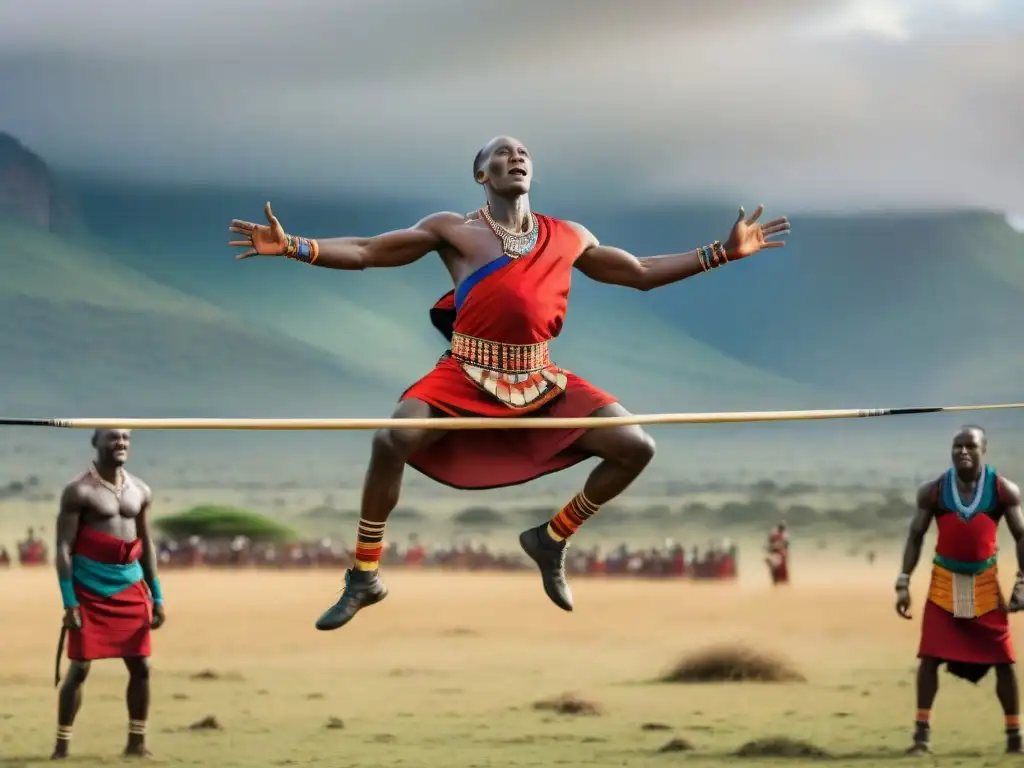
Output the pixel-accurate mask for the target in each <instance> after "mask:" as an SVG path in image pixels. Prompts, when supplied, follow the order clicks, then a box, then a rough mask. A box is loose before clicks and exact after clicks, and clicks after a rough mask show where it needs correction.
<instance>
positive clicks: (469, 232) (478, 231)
mask: <svg viewBox="0 0 1024 768" xmlns="http://www.w3.org/2000/svg"><path fill="white" fill-rule="evenodd" d="M448 243H449V244H448V246H447V247H446V248H445V249H443V250H442V251H441V258H442V259H443V260H444V263H445V266H446V267H448V272H449V273H450V274H451V276H452V281H453V283H454V284H455V285H458V284H459V283H461V282H462V281H463V280H465V279H466V278H467V277H469V276H470V275H471V274H473V273H474V272H476V271H477V270H478V269H480V268H481V267H483V266H485V265H486V264H489V263H490V262H492V261H494V260H495V259H500V258H502V257H503V256H504V255H505V253H504V251H503V249H502V245H501V240H500V239H498V236H497V235H495V234H494V232H493V231H491V228H490V227H488V226H487V222H485V221H481V220H474V221H467V222H466V223H465V224H464V225H463V226H461V227H458V228H457V229H456V230H454V231H453V232H452V233H451V234H450V235H449V238H448Z"/></svg>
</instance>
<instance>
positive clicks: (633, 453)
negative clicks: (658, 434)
mask: <svg viewBox="0 0 1024 768" xmlns="http://www.w3.org/2000/svg"><path fill="white" fill-rule="evenodd" d="M656 448H657V446H656V444H655V442H654V438H653V437H651V436H650V435H649V434H647V433H646V432H644V431H643V430H642V429H639V428H637V429H635V430H633V432H632V434H631V435H630V437H629V440H627V441H625V442H624V443H623V447H622V454H621V461H622V462H623V463H625V464H628V465H629V466H630V467H633V468H635V469H643V468H644V467H646V466H647V465H648V464H650V463H651V460H652V459H653V458H654V453H655V450H656Z"/></svg>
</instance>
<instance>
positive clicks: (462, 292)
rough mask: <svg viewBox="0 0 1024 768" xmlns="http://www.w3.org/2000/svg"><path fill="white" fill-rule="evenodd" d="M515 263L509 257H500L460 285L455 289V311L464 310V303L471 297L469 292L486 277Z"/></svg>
mask: <svg viewBox="0 0 1024 768" xmlns="http://www.w3.org/2000/svg"><path fill="white" fill-rule="evenodd" d="M512 262H513V259H511V258H510V257H508V256H499V257H498V258H496V259H495V260H494V261H489V262H487V263H486V264H484V265H483V266H482V267H480V268H479V269H477V270H476V272H473V273H472V274H471V275H470V276H469V277H467V278H466V279H465V280H463V281H462V282H461V283H459V287H458V288H456V289H455V311H456V312H458V311H459V310H460V309H462V305H463V303H464V302H465V301H466V299H467V298H468V297H469V292H470V291H472V290H473V288H474V287H475V286H476V285H477V283H479V282H480V281H481V280H483V279H484V278H485V277H488V276H490V275H493V274H494V273H495V272H497V271H498V270H499V269H501V268H502V267H507V266H508V265H509V264H511V263H512Z"/></svg>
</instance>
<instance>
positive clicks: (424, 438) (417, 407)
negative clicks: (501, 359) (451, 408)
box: [360, 400, 445, 523]
mask: <svg viewBox="0 0 1024 768" xmlns="http://www.w3.org/2000/svg"><path fill="white" fill-rule="evenodd" d="M442 416H443V414H442V413H441V412H440V411H438V410H436V409H435V408H432V407H430V406H429V405H427V404H426V403H424V402H421V401H419V400H405V401H403V402H402V404H401V405H399V406H398V409H397V410H396V411H395V412H394V413H393V414H392V415H391V417H392V418H394V419H429V418H440V417H442ZM444 435H445V433H444V430H440V429H382V430H380V431H379V432H377V433H375V434H374V436H373V444H372V447H371V450H370V465H369V466H368V467H367V469H366V477H365V479H364V480H363V503H362V509H361V511H360V515H361V517H362V518H363V519H364V520H367V521H369V522H373V523H386V522H387V519H388V515H390V514H391V512H392V511H393V510H394V508H395V507H396V506H397V505H398V499H399V497H400V496H401V493H402V476H403V475H404V474H405V462H406V461H408V459H409V457H410V456H412V455H413V454H414V453H416V451H418V450H420V449H421V448H425V447H426V446H428V445H432V444H433V443H436V442H437V441H438V440H440V439H441V438H442V437H444Z"/></svg>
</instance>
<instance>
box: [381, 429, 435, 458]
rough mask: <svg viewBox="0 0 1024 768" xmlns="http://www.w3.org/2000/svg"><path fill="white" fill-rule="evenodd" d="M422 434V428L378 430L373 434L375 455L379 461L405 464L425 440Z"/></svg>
mask: <svg viewBox="0 0 1024 768" xmlns="http://www.w3.org/2000/svg"><path fill="white" fill-rule="evenodd" d="M422 435H423V432H422V431H420V430H408V429H381V430H378V431H377V432H376V433H374V435H373V457H374V458H375V459H377V460H378V461H380V460H383V461H386V462H389V463H395V464H404V463H405V461H406V460H407V459H408V458H409V457H410V456H412V455H413V454H414V453H416V451H417V449H418V448H419V447H420V445H421V444H422V443H423V442H424V441H423V439H422Z"/></svg>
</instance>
